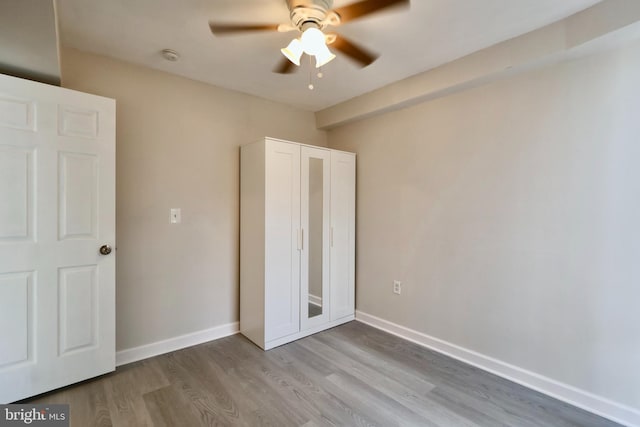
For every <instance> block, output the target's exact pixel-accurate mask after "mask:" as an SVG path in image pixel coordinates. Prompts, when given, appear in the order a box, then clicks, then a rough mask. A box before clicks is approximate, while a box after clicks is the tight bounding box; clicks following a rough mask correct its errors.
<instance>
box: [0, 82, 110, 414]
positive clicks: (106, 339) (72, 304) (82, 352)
mask: <svg viewBox="0 0 640 427" xmlns="http://www.w3.org/2000/svg"><path fill="white" fill-rule="evenodd" d="M0 200H2V203H1V204H0V329H1V330H2V331H3V338H2V339H0V403H6V402H12V401H16V400H20V399H23V398H26V397H29V396H32V395H35V394H39V393H43V392H45V391H48V390H52V389H54V388H58V387H62V386H65V385H68V384H71V383H74V382H77V381H82V380H85V379H87V378H91V377H93V376H97V375H101V374H103V373H106V372H109V371H112V370H113V369H114V368H115V254H111V255H109V256H102V255H100V254H99V252H98V249H99V247H100V246H101V245H103V244H109V245H110V246H112V247H115V102H114V101H113V100H110V99H106V98H102V97H97V96H93V95H88V94H83V93H80V92H75V91H71V90H67V89H63V88H59V87H55V86H50V85H44V84H40V83H36V82H32V81H27V80H22V79H17V78H14V77H9V76H4V75H0ZM5 201H6V203H5Z"/></svg>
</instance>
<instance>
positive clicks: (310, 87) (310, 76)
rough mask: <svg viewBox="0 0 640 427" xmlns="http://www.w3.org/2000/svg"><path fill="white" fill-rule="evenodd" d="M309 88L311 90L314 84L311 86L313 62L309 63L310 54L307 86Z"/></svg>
mask: <svg viewBox="0 0 640 427" xmlns="http://www.w3.org/2000/svg"><path fill="white" fill-rule="evenodd" d="M307 87H308V88H309V90H313V89H314V88H315V86H313V64H312V63H311V56H309V86H307Z"/></svg>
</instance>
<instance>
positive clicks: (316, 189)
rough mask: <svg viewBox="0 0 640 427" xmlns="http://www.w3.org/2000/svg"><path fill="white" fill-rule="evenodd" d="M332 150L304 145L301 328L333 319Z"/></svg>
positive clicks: (302, 164)
mask: <svg viewBox="0 0 640 427" xmlns="http://www.w3.org/2000/svg"><path fill="white" fill-rule="evenodd" d="M330 170H331V153H330V152H329V151H328V150H323V149H314V148H312V147H302V150H301V168H300V172H301V180H300V182H301V189H300V190H301V194H300V195H301V200H300V201H301V207H300V210H301V212H300V214H301V222H302V224H301V226H302V232H301V236H300V240H301V242H300V247H301V249H302V250H301V265H300V267H301V268H300V279H301V280H300V282H301V283H300V284H301V286H300V328H301V329H302V330H304V329H308V328H311V327H314V326H316V325H320V324H322V323H325V322H327V320H329V315H330V307H329V280H330V270H329V256H330V253H329V251H330V246H329V245H330V241H329V239H330V221H329V215H330V203H329V202H330V196H331V194H330V185H331V176H330Z"/></svg>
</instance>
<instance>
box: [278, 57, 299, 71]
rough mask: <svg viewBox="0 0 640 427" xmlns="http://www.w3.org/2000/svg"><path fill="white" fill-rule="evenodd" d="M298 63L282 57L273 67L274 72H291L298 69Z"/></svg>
mask: <svg viewBox="0 0 640 427" xmlns="http://www.w3.org/2000/svg"><path fill="white" fill-rule="evenodd" d="M296 68H298V67H296V64H294V63H293V62H291V61H289V60H288V59H287V58H282V59H281V60H280V62H279V63H278V65H276V67H275V68H274V69H273V72H274V73H278V74H291V73H293V72H294V71H296Z"/></svg>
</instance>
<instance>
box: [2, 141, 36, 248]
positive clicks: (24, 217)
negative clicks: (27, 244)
mask: <svg viewBox="0 0 640 427" xmlns="http://www.w3.org/2000/svg"><path fill="white" fill-rule="evenodd" d="M33 157H34V156H33V150H29V149H23V148H19V147H12V146H2V145H0V200H2V204H0V242H2V241H16V240H32V239H33V183H34V176H33V174H34V167H33Z"/></svg>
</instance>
